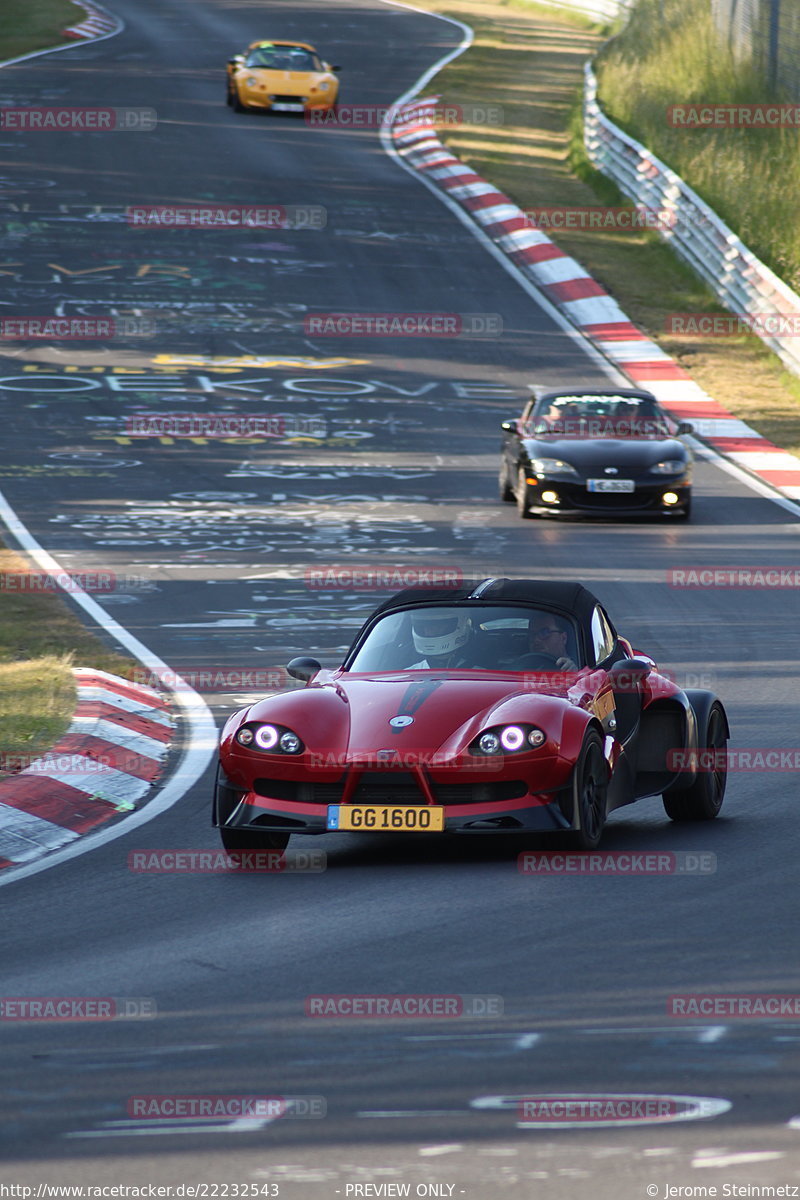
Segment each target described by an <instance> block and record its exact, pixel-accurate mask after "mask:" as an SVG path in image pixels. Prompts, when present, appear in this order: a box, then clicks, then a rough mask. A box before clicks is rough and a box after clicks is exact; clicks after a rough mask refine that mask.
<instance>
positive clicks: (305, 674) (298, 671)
mask: <svg viewBox="0 0 800 1200" xmlns="http://www.w3.org/2000/svg"><path fill="white" fill-rule="evenodd" d="M286 670H287V671H288V672H289V674H290V675H291V677H292V679H304V680H305V681H306V683H308V681H309V679H312V678H313V677H314V676H315V675H316V673H317V671H321V670H322V664H321V663H318V662H317V660H316V659H315V658H309V657H307V656H305V655H304V656H303V657H301V658H293V659H292V660H291V662H289V663H287V664H286Z"/></svg>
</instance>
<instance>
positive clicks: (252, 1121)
mask: <svg viewBox="0 0 800 1200" xmlns="http://www.w3.org/2000/svg"><path fill="white" fill-rule="evenodd" d="M278 1120H280V1117H279V1116H274V1117H239V1118H238V1119H237V1120H235V1121H228V1122H226V1123H225V1124H223V1125H209V1124H204V1123H203V1122H202V1121H195V1122H193V1123H192V1124H184V1123H183V1122H182V1121H179V1120H170V1119H165V1120H162V1121H152V1122H148V1121H104V1122H103V1125H104V1126H105V1127H106V1128H104V1129H77V1130H74V1131H71V1132H69V1133H64V1134H62V1137H65V1138H109V1137H159V1136H162V1137H163V1136H164V1135H165V1134H166V1135H167V1136H169V1137H174V1136H175V1135H176V1134H181V1133H188V1134H195V1135H197V1134H201V1133H202V1134H205V1133H253V1132H255V1131H256V1130H258V1129H264V1128H265V1127H266V1126H267V1125H271V1124H272V1122H273V1121H278ZM112 1127H113V1128H112Z"/></svg>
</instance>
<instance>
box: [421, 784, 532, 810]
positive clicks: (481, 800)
mask: <svg viewBox="0 0 800 1200" xmlns="http://www.w3.org/2000/svg"><path fill="white" fill-rule="evenodd" d="M527 793H528V785H527V783H525V782H524V780H522V779H503V780H501V781H500V782H499V783H435V784H434V785H433V794H434V796H435V797H436V799H437V800H438V802H439V803H440V804H496V803H497V802H498V801H499V800H518V799H519V798H520V796H526V795H527Z"/></svg>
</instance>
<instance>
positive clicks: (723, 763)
mask: <svg viewBox="0 0 800 1200" xmlns="http://www.w3.org/2000/svg"><path fill="white" fill-rule="evenodd" d="M727 730H728V724H727V721H726V719H725V712H724V710H723V708H722V705H721V704H720V703H719V701H718V700H715V701H714V703H713V704H712V705H711V709H710V710H709V714H708V720H707V721H706V727H705V730H703V731H702V733H701V735H700V736H699V737H698V739H697V740H698V752H699V754H700V758H701V761H700V764H699V766H700V770H699V771H698V772H697V775H696V777H695V781H694V783H693V784H692V785H691V786H690V787H688V788H686V790H685V791H681V792H668V793H667V794H666V795H664V796H662V800H663V801H664V808H665V809H666V813H667V816H668V817H669V818H670V819H671V820H672V821H712V820H713V819H714V817H716V815H717V813H718V812H719V810H720V809H721V808H722V801H723V799H724V797H725V784H726V783H727V780H728V762H727V759H728V732H727ZM703 759H706V761H705V762H703Z"/></svg>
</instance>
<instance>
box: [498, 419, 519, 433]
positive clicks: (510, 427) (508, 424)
mask: <svg viewBox="0 0 800 1200" xmlns="http://www.w3.org/2000/svg"><path fill="white" fill-rule="evenodd" d="M500 428H501V429H502V430H503V433H516V432H517V422H516V421H501V422H500Z"/></svg>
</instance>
